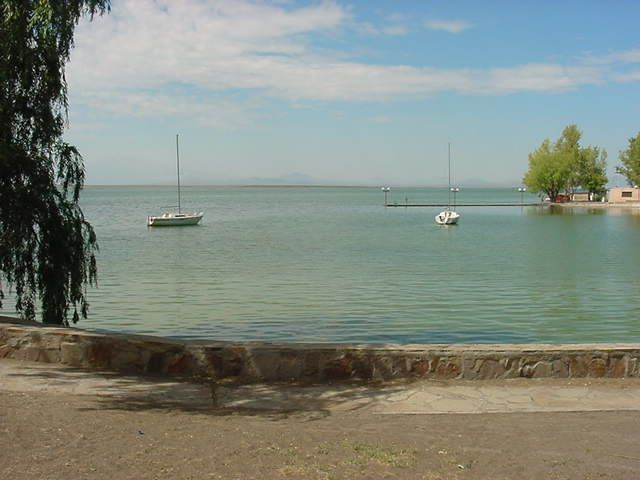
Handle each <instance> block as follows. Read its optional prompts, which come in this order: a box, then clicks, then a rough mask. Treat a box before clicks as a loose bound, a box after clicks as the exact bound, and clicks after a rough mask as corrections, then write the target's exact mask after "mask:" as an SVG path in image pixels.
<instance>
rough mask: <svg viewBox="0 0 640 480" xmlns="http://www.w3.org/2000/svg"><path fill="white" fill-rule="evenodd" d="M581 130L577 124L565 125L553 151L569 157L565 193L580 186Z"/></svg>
mask: <svg viewBox="0 0 640 480" xmlns="http://www.w3.org/2000/svg"><path fill="white" fill-rule="evenodd" d="M581 138H582V132H581V131H580V129H579V128H578V126H577V125H574V124H572V125H567V126H566V127H564V129H563V130H562V134H561V135H560V138H558V140H556V143H555V145H554V151H556V152H562V153H563V154H565V155H566V157H567V158H568V159H569V163H570V169H569V177H568V179H567V185H566V187H565V190H566V191H567V193H569V192H575V191H576V190H577V189H578V188H579V187H580V175H579V166H578V164H579V162H580V139H581Z"/></svg>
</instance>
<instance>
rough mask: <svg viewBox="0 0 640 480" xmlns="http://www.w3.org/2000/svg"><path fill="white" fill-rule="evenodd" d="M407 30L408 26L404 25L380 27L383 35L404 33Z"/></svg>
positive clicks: (407, 31)
mask: <svg viewBox="0 0 640 480" xmlns="http://www.w3.org/2000/svg"><path fill="white" fill-rule="evenodd" d="M409 31H410V30H409V27H407V26H405V25H389V26H387V27H384V28H383V29H382V33H384V34H385V35H406V34H407V33H409Z"/></svg>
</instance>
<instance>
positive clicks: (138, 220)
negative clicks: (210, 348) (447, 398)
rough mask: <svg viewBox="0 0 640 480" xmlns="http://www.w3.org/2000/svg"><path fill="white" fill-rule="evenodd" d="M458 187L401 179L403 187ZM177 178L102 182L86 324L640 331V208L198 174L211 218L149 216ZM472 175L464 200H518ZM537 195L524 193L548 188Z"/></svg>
mask: <svg viewBox="0 0 640 480" xmlns="http://www.w3.org/2000/svg"><path fill="white" fill-rule="evenodd" d="M405 196H406V197H407V198H408V201H409V202H430V201H431V202H442V201H443V200H445V201H446V197H447V192H446V189H427V188H422V189H419V188H415V189H409V188H406V189H402V188H396V189H393V190H392V192H391V196H390V201H397V202H400V203H402V202H404V201H405ZM174 197H175V195H174V190H173V188H171V187H88V188H86V190H85V191H84V193H83V207H84V209H85V214H86V216H87V218H88V219H89V220H90V221H91V222H92V223H93V224H94V226H95V228H96V231H97V233H98V240H99V243H100V254H99V264H98V265H99V288H98V289H94V290H90V291H89V297H90V302H91V308H90V317H89V319H88V320H84V321H82V322H81V324H80V326H82V327H84V328H96V329H113V330H124V331H129V332H136V333H145V334H155V335H163V336H170V337H179V338H216V339H225V340H263V341H303V342H350V343H352V342H355V343H380V342H391V343H440V342H480V343H485V342H491V343H492V342H569V343H573V342H629V341H640V315H639V314H638V312H640V254H639V252H638V245H639V244H640V243H639V239H640V215H638V214H637V213H638V211H636V213H635V214H634V213H632V212H630V211H628V210H627V211H622V210H617V211H616V210H595V211H587V210H575V211H564V212H557V211H552V210H550V209H549V208H544V209H543V208H540V207H525V208H522V207H492V208H489V207H461V208H459V211H460V212H461V213H462V218H461V221H460V225H458V226H455V227H439V226H437V225H436V224H435V222H434V220H433V217H434V215H435V214H436V213H438V211H439V210H441V209H439V208H384V207H383V206H382V203H383V200H384V196H383V194H382V192H381V191H380V189H379V188H309V187H308V188H297V187H296V188H293V187H291V188H287V187H244V188H242V187H186V188H184V190H183V204H185V205H186V208H187V209H189V208H190V207H191V208H192V209H194V210H195V209H198V210H204V211H205V217H204V219H203V221H202V224H201V225H199V226H197V227H183V228H164V229H163V228H155V229H153V228H152V229H150V228H148V227H147V226H146V224H145V220H146V216H147V215H148V214H153V213H158V212H159V211H160V210H161V208H162V207H163V206H164V205H168V204H172V203H174V202H175V200H174ZM519 200H520V194H519V193H518V192H516V191H515V190H514V189H502V190H501V189H464V190H463V191H461V192H460V193H459V194H458V201H459V202H491V201H496V202H518V201H519ZM536 200H537V199H536V197H533V196H530V195H525V201H536Z"/></svg>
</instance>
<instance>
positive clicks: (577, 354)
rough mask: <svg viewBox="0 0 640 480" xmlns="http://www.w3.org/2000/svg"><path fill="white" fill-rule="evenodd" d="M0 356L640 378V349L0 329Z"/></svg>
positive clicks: (396, 375) (351, 374)
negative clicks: (258, 340) (332, 342)
mask: <svg viewBox="0 0 640 480" xmlns="http://www.w3.org/2000/svg"><path fill="white" fill-rule="evenodd" d="M0 358H12V359H24V360H31V361H38V362H50V363H62V364H65V365H69V366H73V367H84V368H94V369H100V370H111V371H120V372H124V373H137V374H162V375H179V376H189V377H201V378H202V377H203V378H212V379H217V380H220V379H229V378H233V379H237V380H240V381H246V382H252V381H296V382H331V381H342V380H360V381H369V380H391V379H400V378H408V379H465V380H476V379H482V380H485V379H500V378H516V377H532V378H543V377H554V378H569V377H571V378H578V377H615V378H620V377H640V344H586V345H540V344H524V345H509V344H501V345H402V346H396V345H385V346H372V345H364V346H356V345H324V344H321V345H310V344H272V343H256V342H241V343H232V342H213V341H173V340H168V339H163V338H156V337H146V336H139V335H124V334H103V333H96V332H89V331H86V330H80V329H75V328H58V327H45V326H42V325H39V324H26V323H24V322H22V323H0Z"/></svg>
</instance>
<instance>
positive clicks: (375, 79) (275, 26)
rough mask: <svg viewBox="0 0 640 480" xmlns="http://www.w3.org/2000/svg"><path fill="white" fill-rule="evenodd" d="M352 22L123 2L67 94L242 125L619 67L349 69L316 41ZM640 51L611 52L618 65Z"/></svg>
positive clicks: (327, 16) (580, 82) (319, 10)
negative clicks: (269, 105) (334, 105)
mask: <svg viewBox="0 0 640 480" xmlns="http://www.w3.org/2000/svg"><path fill="white" fill-rule="evenodd" d="M354 24H355V23H354V19H352V18H351V13H350V11H349V9H347V8H345V7H342V6H340V5H338V4H337V3H334V2H331V1H327V2H323V3H320V4H312V5H309V6H303V7H295V6H291V5H282V4H269V3H265V2H263V1H256V2H253V1H249V0H245V1H242V0H238V1H231V0H218V1H214V2H204V1H203V0H172V1H169V0H155V1H154V0H120V1H118V2H114V4H113V8H112V13H111V14H110V15H107V16H104V17H102V18H98V19H95V20H94V22H93V23H91V24H90V25H87V24H83V25H80V26H79V27H78V30H77V35H76V44H77V48H76V49H75V50H74V52H73V54H72V61H71V63H70V65H69V69H68V75H67V76H68V79H69V83H70V93H71V95H72V96H73V102H74V103H83V104H85V105H88V106H90V107H92V108H94V109H101V110H105V111H108V112H112V113H120V114H123V115H128V116H145V115H150V116H190V117H192V118H196V119H197V120H198V121H199V122H200V123H203V124H206V125H213V126H227V127H231V128H233V127H238V126H242V125H244V124H246V123H250V122H251V121H253V120H254V119H255V118H256V117H257V116H258V113H257V112H259V111H261V107H262V106H263V105H264V103H265V100H267V99H272V98H276V99H284V100H286V101H288V102H291V103H298V104H302V105H304V103H305V102H308V101H336V100H339V101H386V100H396V99H403V98H406V99H408V98H411V97H415V96H422V97H424V96H429V95H433V94H436V93H439V92H443V91H450V92H457V93H463V94H482V95H486V94H490V95H500V94H508V93H515V92H530V91H534V92H560V91H565V90H570V89H575V88H578V87H580V86H584V85H597V84H601V83H603V82H606V81H610V80H613V81H616V78H615V73H616V72H612V71H610V69H611V68H612V67H610V66H608V65H603V64H600V65H598V64H597V63H595V62H588V61H586V60H584V59H583V60H576V62H575V64H574V65H567V66H562V65H557V64H553V63H546V64H526V65H516V66H513V67H507V68H488V69H435V68H429V67H426V66H424V67H419V66H408V65H386V64H385V65H376V64H367V63H363V62H357V61H349V60H348V59H346V57H345V54H344V53H343V52H328V51H326V50H322V51H320V50H317V49H314V47H313V40H314V38H315V36H316V35H333V34H335V32H338V31H340V29H342V28H346V27H352V26H353V25H354ZM443 24H446V25H443ZM447 25H448V26H447ZM445 26H447V28H449V29H450V30H451V31H461V29H464V28H468V24H466V23H465V22H458V23H457V24H456V22H449V23H447V22H441V26H440V28H444V27H445ZM397 33H398V34H399V33H401V32H400V30H398V31H397ZM616 55H617V57H616ZM637 55H640V53H638V51H637V50H631V51H628V52H621V53H618V54H615V53H611V54H608V56H609V57H610V58H618V60H616V61H620V62H625V61H626V62H631V61H635V60H634V59H636V58H637ZM612 61H613V60H609V61H608V62H609V63H611V62H612ZM605 63H606V62H605ZM617 73H618V74H619V73H620V72H617ZM618 81H620V80H618ZM627 81H629V80H627ZM238 92H240V93H238Z"/></svg>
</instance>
